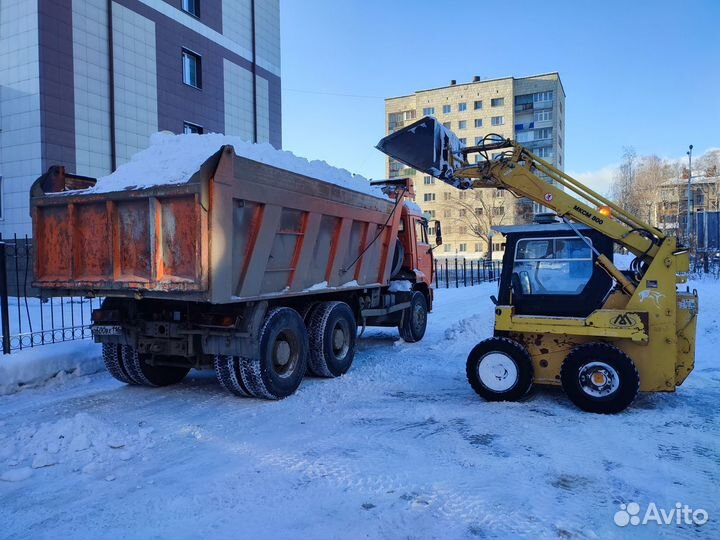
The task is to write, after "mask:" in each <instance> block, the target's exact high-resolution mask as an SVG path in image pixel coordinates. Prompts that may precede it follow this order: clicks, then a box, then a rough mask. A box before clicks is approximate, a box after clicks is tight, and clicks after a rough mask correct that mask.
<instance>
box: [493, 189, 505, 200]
mask: <svg viewBox="0 0 720 540" xmlns="http://www.w3.org/2000/svg"><path fill="white" fill-rule="evenodd" d="M504 196H505V190H503V189H500V188H498V189H496V190H495V191H493V197H494V198H495V199H499V198H502V197H504Z"/></svg>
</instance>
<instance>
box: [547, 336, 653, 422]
mask: <svg viewBox="0 0 720 540" xmlns="http://www.w3.org/2000/svg"><path fill="white" fill-rule="evenodd" d="M560 380H561V382H562V387H563V389H564V390H565V393H566V394H567V396H568V397H569V398H570V401H572V402H573V403H574V404H575V405H577V406H578V407H579V408H581V409H582V410H584V411H588V412H593V413H601V414H615V413H618V412H620V411H622V410H624V409H625V408H627V407H628V405H630V404H631V403H632V402H633V400H634V399H635V396H637V393H638V389H639V388H640V375H638V371H637V369H636V368H635V364H633V361H632V360H631V359H630V357H629V356H628V355H626V354H625V353H624V352H622V351H621V350H620V349H618V348H617V347H614V346H612V345H610V344H609V343H601V342H597V343H586V344H584V345H580V346H579V347H576V348H575V349H573V350H572V351H571V352H570V354H569V355H568V356H567V358H566V359H565V361H564V362H563V365H562V368H561V369H560Z"/></svg>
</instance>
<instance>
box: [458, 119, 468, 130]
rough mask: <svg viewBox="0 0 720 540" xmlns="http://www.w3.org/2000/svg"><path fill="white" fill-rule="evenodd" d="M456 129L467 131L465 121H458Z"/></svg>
mask: <svg viewBox="0 0 720 540" xmlns="http://www.w3.org/2000/svg"><path fill="white" fill-rule="evenodd" d="M458 129H467V120H460V121H459V122H458Z"/></svg>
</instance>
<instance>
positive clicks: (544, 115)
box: [535, 109, 552, 122]
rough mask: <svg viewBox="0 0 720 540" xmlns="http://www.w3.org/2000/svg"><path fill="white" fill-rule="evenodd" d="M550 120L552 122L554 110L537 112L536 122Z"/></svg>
mask: <svg viewBox="0 0 720 540" xmlns="http://www.w3.org/2000/svg"><path fill="white" fill-rule="evenodd" d="M549 120H552V109H548V110H542V111H535V121H536V122H547V121H549Z"/></svg>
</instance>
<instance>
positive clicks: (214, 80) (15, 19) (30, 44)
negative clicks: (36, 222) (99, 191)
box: [0, 0, 282, 237]
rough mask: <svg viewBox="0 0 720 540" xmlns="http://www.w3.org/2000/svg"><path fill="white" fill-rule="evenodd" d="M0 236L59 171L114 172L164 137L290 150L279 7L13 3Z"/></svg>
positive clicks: (19, 228) (238, 2) (0, 73)
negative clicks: (214, 136)
mask: <svg viewBox="0 0 720 540" xmlns="http://www.w3.org/2000/svg"><path fill="white" fill-rule="evenodd" d="M0 129H1V131H0V178H1V180H0V181H1V185H0V193H1V194H2V200H1V201H0V214H1V215H0V232H2V234H3V235H5V236H6V237H7V236H8V235H13V234H18V235H19V236H23V235H25V234H28V235H29V234H31V221H30V216H29V212H28V205H29V201H28V198H29V188H30V185H31V184H32V182H33V181H34V180H35V179H36V178H37V177H38V176H40V175H41V174H42V173H43V172H44V171H46V170H47V169H48V167H49V166H51V165H63V166H65V168H66V170H68V171H70V172H74V173H76V174H80V175H86V176H91V177H98V176H102V175H105V174H108V173H110V172H112V171H113V170H114V169H115V168H116V167H118V166H119V165H121V164H123V163H125V162H126V161H127V160H129V159H130V157H131V156H132V155H133V154H134V153H135V152H137V151H139V150H141V149H143V148H145V147H147V145H148V136H149V135H150V134H151V133H153V132H156V131H163V130H168V131H172V132H174V133H183V132H190V133H193V132H199V133H202V132H219V133H227V134H230V135H239V136H242V137H245V138H246V139H247V140H249V141H256V142H270V143H271V144H273V145H274V146H276V147H278V148H280V147H281V145H282V138H281V102H280V21H279V0H2V2H1V3H0Z"/></svg>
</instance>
